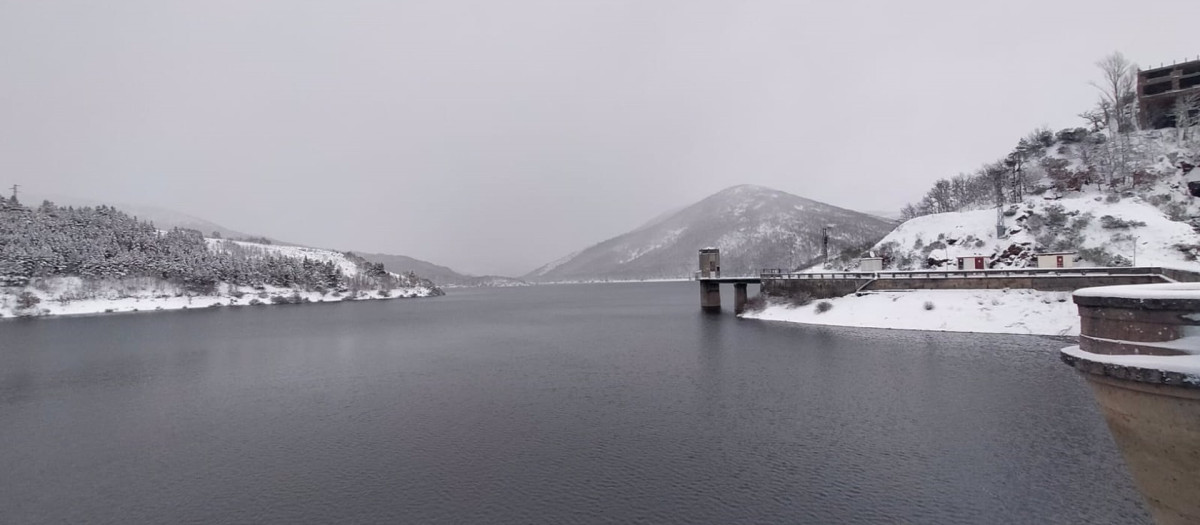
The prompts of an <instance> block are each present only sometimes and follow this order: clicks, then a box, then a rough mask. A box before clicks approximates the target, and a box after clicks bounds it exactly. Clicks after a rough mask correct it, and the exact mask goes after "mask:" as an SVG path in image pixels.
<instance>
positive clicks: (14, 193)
mask: <svg viewBox="0 0 1200 525" xmlns="http://www.w3.org/2000/svg"><path fill="white" fill-rule="evenodd" d="M20 187H21V185H20V184H13V185H12V190H13V194H12V200H13V202H17V188H20Z"/></svg>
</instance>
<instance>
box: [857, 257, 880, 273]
mask: <svg viewBox="0 0 1200 525" xmlns="http://www.w3.org/2000/svg"><path fill="white" fill-rule="evenodd" d="M858 271H860V272H879V271H883V257H863V258H862V259H859V260H858Z"/></svg>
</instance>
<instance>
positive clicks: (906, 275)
mask: <svg viewBox="0 0 1200 525" xmlns="http://www.w3.org/2000/svg"><path fill="white" fill-rule="evenodd" d="M1108 275H1161V276H1164V277H1168V278H1170V279H1172V280H1191V281H1200V273H1197V272H1190V271H1186V270H1175V269H1173V268H1162V267H1158V266H1140V267H1120V268H1095V267H1093V268H1086V267H1085V268H1017V269H1007V270H910V271H886V272H815V273H801V272H793V271H786V270H782V269H776V268H772V269H764V270H762V272H761V273H760V274H759V277H761V278H762V279H763V280H769V279H781V280H797V279H964V278H974V279H978V278H1004V277H1092V276H1108Z"/></svg>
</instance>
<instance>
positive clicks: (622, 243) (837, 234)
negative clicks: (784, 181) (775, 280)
mask: <svg viewBox="0 0 1200 525" xmlns="http://www.w3.org/2000/svg"><path fill="white" fill-rule="evenodd" d="M664 215H665V216H664ZM826 225H832V228H831V233H830V252H831V253H836V251H840V250H842V249H845V248H849V247H852V246H864V245H865V246H869V245H870V244H872V243H874V242H875V241H877V240H878V239H880V238H882V237H883V236H884V235H885V234H886V233H887V232H888V231H890V230H891V229H892V227H893V226H894V224H892V223H890V222H888V221H886V220H883V219H880V218H878V217H874V216H872V215H869V214H866V213H861V212H857V211H853V210H849V209H845V208H841V207H838V206H834V205H831V204H826V203H823V202H819V201H815V200H812V199H808V198H805V197H800V196H798V195H793V194H790V193H786V192H782V191H779V190H775V189H772V188H768V187H765V186H758V185H752V184H742V185H737V186H732V187H729V188H726V189H724V190H721V191H719V192H717V193H715V194H713V195H710V196H708V197H705V198H704V199H701V200H700V201H698V202H696V203H694V204H692V205H690V206H687V207H684V208H682V209H679V210H678V211H675V212H674V213H669V214H663V215H659V216H657V217H655V218H654V219H651V220H650V221H647V222H646V223H644V224H643V225H642V226H639V227H638V228H635V229H633V230H630V231H629V232H626V233H624V234H621V235H618V236H616V237H612V238H609V239H606V240H603V241H601V242H599V243H596V244H594V245H592V246H590V247H588V248H585V249H583V250H580V251H579V252H577V253H575V254H573V255H570V256H567V257H564V258H562V259H559V260H557V261H555V262H553V263H549V264H547V265H543V266H542V267H539V268H538V269H537V270H534V271H533V272H530V273H529V274H526V275H525V276H522V278H523V279H525V280H530V281H540V282H555V281H581V280H627V279H634V280H636V279H677V278H686V277H689V276H691V275H692V272H693V271H694V270H695V266H696V261H695V259H696V250H698V249H699V248H701V247H705V246H710V245H711V246H715V247H717V248H720V249H721V251H722V255H721V257H722V270H723V273H725V274H727V275H733V274H739V273H744V274H751V273H754V272H756V271H757V270H759V269H761V268H764V267H783V268H795V267H798V266H800V265H802V264H803V263H805V262H807V261H810V260H812V259H813V258H815V257H818V256H819V255H820V251H821V228H822V227H824V226H826Z"/></svg>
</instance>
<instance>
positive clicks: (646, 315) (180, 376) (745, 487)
mask: <svg viewBox="0 0 1200 525" xmlns="http://www.w3.org/2000/svg"><path fill="white" fill-rule="evenodd" d="M730 302H731V301H730V300H729V298H727V299H726V304H727V305H728V304H730ZM1062 346H1064V343H1063V342H1061V341H1055V340H1052V339H1047V338H1039V337H1017V336H989V335H978V334H941V333H928V332H904V331H887V330H861V329H846V328H831V327H809V326H801V325H787V324H775V323H767V322H760V321H750V320H738V319H736V318H734V317H733V316H732V314H728V313H727V314H725V315H715V316H714V315H704V314H701V313H700V311H699V291H698V290H697V287H696V285H695V284H694V283H656V284H610V285H575V286H542V287H532V288H522V289H497V290H467V291H458V290H454V291H451V292H450V295H448V296H446V297H441V298H434V299H421V300H392V301H373V302H359V303H345V304H321V305H305V306H271V307H258V308H239V309H229V308H226V309H212V310H202V311H187V312H176V313H153V314H150V313H148V314H133V315H115V316H99V317H86V318H73V319H43V320H35V321H29V322H25V321H6V322H0V523H62V522H88V523H252V522H253V523H257V522H273V523H331V522H381V523H605V522H607V523H722V524H724V523H1122V524H1128V523H1149V517H1148V515H1147V514H1146V512H1145V510H1144V508H1143V505H1142V503H1141V500H1140V496H1139V495H1138V494H1137V492H1136V491H1135V490H1134V488H1133V486H1132V482H1131V480H1130V478H1129V475H1128V474H1127V473H1126V471H1125V467H1124V465H1123V463H1122V462H1121V459H1120V456H1119V454H1118V452H1117V450H1116V448H1115V445H1114V444H1113V442H1112V439H1111V438H1110V436H1109V434H1108V431H1107V430H1106V428H1105V427H1104V423H1103V420H1102V418H1101V416H1100V415H1099V412H1098V411H1097V409H1096V408H1095V406H1094V405H1093V401H1092V399H1091V396H1090V394H1089V393H1088V391H1087V387H1086V386H1085V384H1084V382H1083V380H1082V379H1081V378H1078V377H1076V376H1075V374H1074V372H1072V370H1071V369H1069V368H1068V367H1066V366H1064V365H1061V364H1060V363H1059V362H1058V357H1057V349H1058V348H1060V347H1062Z"/></svg>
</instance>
